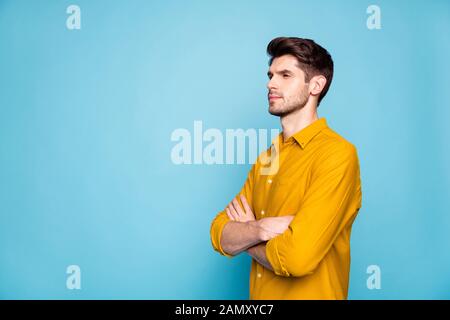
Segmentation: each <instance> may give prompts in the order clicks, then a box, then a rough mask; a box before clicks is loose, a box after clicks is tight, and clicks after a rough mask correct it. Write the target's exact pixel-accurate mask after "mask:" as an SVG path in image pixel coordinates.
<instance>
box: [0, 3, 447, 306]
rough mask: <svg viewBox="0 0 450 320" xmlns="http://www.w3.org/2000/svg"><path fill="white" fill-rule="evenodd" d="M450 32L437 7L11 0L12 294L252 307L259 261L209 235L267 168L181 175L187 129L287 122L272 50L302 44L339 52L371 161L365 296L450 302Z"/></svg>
mask: <svg viewBox="0 0 450 320" xmlns="http://www.w3.org/2000/svg"><path fill="white" fill-rule="evenodd" d="M70 4H76V5H78V6H80V8H81V30H69V29H67V28H66V19H67V17H68V16H69V15H68V14H67V13H66V8H67V7H68V6H69V5H70ZM371 4H376V5H378V6H380V8H381V26H382V28H381V30H369V29H368V28H367V27H366V19H367V17H368V16H369V15H368V14H367V13H366V9H367V7H368V6H369V5H371ZM449 31H450V2H449V1H437V0H436V1H370V2H369V1H345V3H344V2H343V1H320V2H319V1H315V2H311V1H298V0H296V1H256V0H255V1H238V0H234V1H76V2H69V1H16V0H15V1H5V0H3V1H0V88H1V89H0V110H1V113H0V151H1V154H0V298H3V299H5V298H9V299H24V298H32V299H49V298H58V299H97V298H101V299H110V298H111V299H118V298H125V299H216V298H220V299H247V298H248V275H249V268H250V262H251V261H250V258H249V257H248V256H245V255H240V256H238V257H236V258H234V259H227V258H225V257H222V256H220V255H219V254H217V253H215V252H214V251H213V249H212V247H211V244H210V238H209V227H210V223H211V220H212V219H213V218H214V216H215V215H216V214H217V212H218V211H220V210H222V209H223V208H224V207H225V206H226V204H227V203H228V202H229V201H230V200H231V199H232V197H233V196H234V195H235V194H236V193H237V192H238V191H239V189H240V188H241V186H242V184H243V182H244V180H245V177H246V174H247V171H248V170H249V169H250V164H245V165H237V164H235V165H178V166H177V165H175V164H173V163H172V161H171V158H170V153H171V150H172V148H173V146H174V145H175V144H176V143H175V142H172V141H171V140H170V137H171V133H172V132H173V131H174V130H175V129H177V128H186V129H188V130H189V131H191V132H192V131H193V123H194V121H195V120H201V121H203V127H204V129H207V128H218V129H220V130H222V132H224V130H225V129H226V128H232V129H233V128H244V129H248V128H267V129H269V128H279V119H278V118H276V117H272V116H270V115H269V114H268V112H267V100H266V92H267V90H266V87H265V85H266V82H267V76H266V72H267V62H268V58H267V56H266V53H265V49H266V46H267V43H268V42H269V41H270V40H271V39H272V38H274V37H277V36H299V37H306V38H312V39H314V40H316V41H317V42H318V43H319V44H321V45H323V46H324V47H325V48H327V49H328V50H329V51H330V53H331V54H332V56H333V59H334V61H335V77H334V80H333V84H332V85H331V88H330V91H329V93H328V94H327V96H326V98H325V99H324V100H323V102H322V104H321V105H320V108H319V109H318V111H319V116H320V117H325V118H326V119H327V121H328V124H329V125H330V126H331V127H332V128H333V129H334V130H335V131H337V132H338V133H340V134H341V135H343V136H344V137H345V138H347V139H348V140H349V141H351V142H352V143H353V144H354V145H355V146H356V147H357V149H358V153H359V157H360V164H361V179H362V183H363V206H362V209H361V211H360V213H359V216H358V218H357V220H356V222H355V224H354V228H353V234H352V266H351V278H350V290H349V298H350V299H395V298H403V299H422V298H423V299H431V298H434V299H449V298H450V250H449V244H450V232H449V228H450V215H449V209H448V208H449V205H450V200H449V199H450V195H449V190H450V185H449V182H450V179H449V178H450V166H449V165H448V163H450V152H449V148H448V138H449V137H450V129H449V126H448V120H449V119H450V108H449V107H450V94H449V90H448V85H449V83H450V81H449V80H450V62H449V59H448V58H449V57H450V41H449V38H448V34H449ZM71 264H76V265H79V266H80V268H81V285H82V289H81V290H68V289H67V288H66V278H67V276H68V275H67V274H66V268H67V266H68V265H71ZM372 264H375V265H378V266H380V268H381V273H382V274H381V286H382V287H381V289H380V290H369V289H368V288H367V286H366V280H367V278H368V277H369V275H368V274H367V273H366V268H367V267H368V266H369V265H372Z"/></svg>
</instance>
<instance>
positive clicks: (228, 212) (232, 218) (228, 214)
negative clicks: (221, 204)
mask: <svg viewBox="0 0 450 320" xmlns="http://www.w3.org/2000/svg"><path fill="white" fill-rule="evenodd" d="M225 211H226V213H227V216H228V218H230V219H231V220H232V221H235V220H236V219H235V218H234V217H233V215H232V214H231V212H230V209H228V207H227V208H226V209H225Z"/></svg>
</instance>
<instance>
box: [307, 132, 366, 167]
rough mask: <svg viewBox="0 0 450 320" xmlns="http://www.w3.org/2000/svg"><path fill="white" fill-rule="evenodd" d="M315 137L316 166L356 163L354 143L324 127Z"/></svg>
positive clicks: (356, 156) (356, 155)
mask: <svg viewBox="0 0 450 320" xmlns="http://www.w3.org/2000/svg"><path fill="white" fill-rule="evenodd" d="M317 138H318V139H317V145H316V147H317V149H316V150H315V151H316V152H315V153H316V166H333V165H338V164H343V163H350V164H354V165H358V154H357V150H356V147H355V145H354V144H353V143H351V142H350V141H349V140H347V139H345V138H344V137H343V136H341V135H340V134H338V133H337V132H336V131H334V130H333V129H331V128H329V127H327V128H325V129H324V130H322V131H321V132H320V134H319V136H318V137H317Z"/></svg>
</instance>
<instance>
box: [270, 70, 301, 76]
mask: <svg viewBox="0 0 450 320" xmlns="http://www.w3.org/2000/svg"><path fill="white" fill-rule="evenodd" d="M275 73H278V74H285V73H288V74H291V75H293V74H294V73H293V72H292V71H291V70H288V69H283V70H280V71H277V72H275ZM272 74H273V73H272V72H271V71H270V70H269V71H267V75H268V76H271V75H272Z"/></svg>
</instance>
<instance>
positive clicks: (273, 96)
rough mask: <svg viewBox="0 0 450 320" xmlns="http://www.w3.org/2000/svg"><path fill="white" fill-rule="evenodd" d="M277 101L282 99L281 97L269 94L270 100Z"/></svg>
mask: <svg viewBox="0 0 450 320" xmlns="http://www.w3.org/2000/svg"><path fill="white" fill-rule="evenodd" d="M276 99H281V97H280V96H277V95H275V94H269V100H276Z"/></svg>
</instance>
